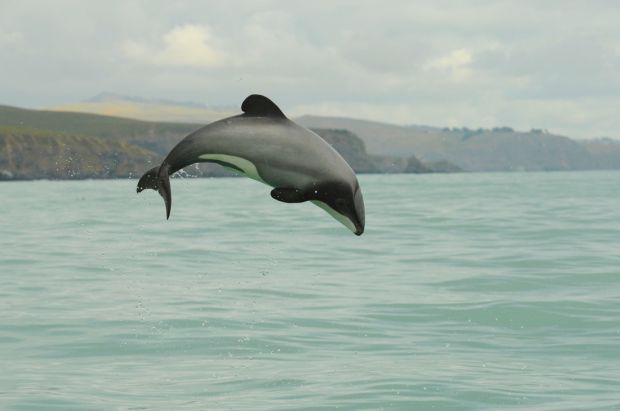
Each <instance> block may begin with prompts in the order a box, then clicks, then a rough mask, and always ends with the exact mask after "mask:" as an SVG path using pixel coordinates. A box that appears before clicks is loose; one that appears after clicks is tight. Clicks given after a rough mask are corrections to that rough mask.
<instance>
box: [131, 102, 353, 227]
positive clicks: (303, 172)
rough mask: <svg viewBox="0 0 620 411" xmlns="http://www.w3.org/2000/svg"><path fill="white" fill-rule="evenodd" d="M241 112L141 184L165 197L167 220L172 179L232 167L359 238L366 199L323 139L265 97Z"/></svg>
mask: <svg viewBox="0 0 620 411" xmlns="http://www.w3.org/2000/svg"><path fill="white" fill-rule="evenodd" d="M241 110H242V111H243V114H239V115H237V116H233V117H228V118H225V119H223V120H219V121H216V122H214V123H211V124H209V125H207V126H205V127H202V128H201V129H198V130H196V131H194V132H193V133H191V134H189V135H188V136H187V137H185V138H184V139H183V140H181V142H179V143H178V144H177V145H176V146H175V147H174V148H173V149H172V151H170V153H169V154H168V156H166V158H165V159H164V161H163V162H162V163H161V165H159V166H158V167H154V168H152V169H150V170H149V171H147V172H146V173H145V174H144V175H143V176H142V178H140V181H139V182H138V187H137V191H138V193H139V192H141V191H142V190H144V189H147V188H150V189H152V190H156V191H158V192H159V194H160V195H161V196H162V197H163V199H164V202H165V204H166V219H168V218H169V217H170V207H171V205H172V195H171V192H170V175H172V174H174V173H175V172H177V171H178V170H180V169H182V168H184V167H187V166H189V165H191V164H194V163H202V162H211V163H217V164H220V165H223V166H225V167H228V168H232V169H234V170H236V171H238V172H240V173H242V174H244V175H246V176H247V177H250V178H252V179H254V180H257V181H260V182H261V183H264V184H267V185H269V186H271V187H273V190H271V197H273V198H274V199H276V200H278V201H282V202H284V203H301V202H304V201H311V202H312V203H314V204H316V205H317V206H319V207H321V208H322V209H324V210H325V211H327V212H328V213H329V214H330V215H331V216H332V217H334V218H335V219H336V220H337V221H339V222H340V223H342V224H343V225H344V226H346V227H347V228H349V229H350V230H351V231H352V232H353V233H355V234H356V235H361V234H362V233H363V232H364V224H365V214H364V199H363V197H362V191H361V189H360V186H359V183H358V181H357V177H356V176H355V173H354V172H353V170H352V169H351V167H350V166H349V164H347V162H346V161H345V160H344V159H343V158H342V157H341V156H340V154H338V153H337V152H336V150H334V149H333V148H332V147H331V146H330V145H329V144H328V143H327V142H325V140H323V139H322V138H321V137H319V136H318V135H317V134H315V133H313V132H312V131H310V130H308V129H307V128H305V127H302V126H300V125H299V124H297V123H295V122H293V121H291V120H289V119H288V118H287V117H286V116H285V115H284V113H282V111H281V110H280V109H279V108H278V106H277V105H276V104H275V103H273V102H272V101H271V100H270V99H268V98H267V97H265V96H261V95H258V94H253V95H250V96H249V97H247V98H246V99H245V100H244V101H243V103H242V105H241Z"/></svg>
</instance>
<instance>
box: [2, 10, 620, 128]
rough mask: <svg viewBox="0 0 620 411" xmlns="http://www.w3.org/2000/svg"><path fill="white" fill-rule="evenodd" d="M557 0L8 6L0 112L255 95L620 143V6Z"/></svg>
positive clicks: (319, 108)
mask: <svg viewBox="0 0 620 411" xmlns="http://www.w3.org/2000/svg"><path fill="white" fill-rule="evenodd" d="M564 3H565V2H561V1H558V0H549V1H548V2H539V1H534V0H523V1H519V2H514V1H491V0H470V1H467V2H454V1H452V0H435V1H430V0H428V1H423V0H415V1H412V0H393V1H391V2H390V5H389V7H385V5H383V6H382V4H381V3H380V2H378V1H376V0H340V1H338V2H331V3H330V2H282V1H279V0H260V1H254V0H236V1H235V3H234V7H231V6H230V4H228V3H226V2H218V1H215V0H186V1H183V2H170V1H165V0H149V2H148V3H145V2H126V1H122V0H109V1H106V2H97V3H94V2H80V1H78V0H57V1H56V2H53V3H51V2H50V3H49V4H48V2H40V1H39V2H37V1H34V0H22V1H17V0H4V1H3V0H0V51H1V52H2V53H0V59H1V60H2V64H3V65H2V68H3V73H4V74H5V75H4V76H2V77H0V89H1V90H2V91H3V93H2V99H3V100H2V101H0V103H6V104H14V105H22V106H29V107H45V106H52V105H57V104H61V103H68V102H75V101H78V100H81V99H84V98H88V97H90V96H92V95H95V94H97V93H99V92H101V91H102V90H111V91H118V92H121V93H124V94H131V95H138V96H144V97H148V98H165V99H171V100H181V101H184V100H192V101H197V102H201V103H204V104H216V105H217V104H234V105H238V104H239V103H240V102H241V101H242V100H243V98H244V97H245V96H247V95H248V94H249V93H253V92H261V93H263V94H267V95H269V96H271V97H273V98H274V99H275V100H276V101H277V102H278V104H281V105H282V107H283V109H285V110H287V112H290V111H291V110H295V108H296V107H297V108H303V109H305V110H307V111H308V112H313V111H314V112H320V113H322V114H334V115H336V114H338V115H348V116H354V117H369V118H373V119H377V120H382V121H386V122H396V123H408V124H410V123H422V124H424V123H426V124H431V125H439V126H443V125H446V126H468V127H477V126H484V127H487V126H495V125H508V126H514V127H516V128H521V129H529V128H531V127H536V128H548V129H550V130H552V131H553V130H562V132H564V133H566V134H568V135H570V136H588V135H599V134H607V135H611V136H616V137H620V119H619V117H618V116H617V115H616V114H614V113H615V112H617V110H618V105H619V104H620V75H618V73H620V43H619V42H618V38H620V26H619V25H618V24H617V18H616V15H617V13H616V9H617V4H616V2H613V1H600V2H586V1H584V0H576V1H571V2H570V7H565V4H564ZM67 10H71V13H67ZM515 16H518V18H515ZM25 27H27V28H28V29H27V30H25V29H24V28H25ZM299 114H301V113H299Z"/></svg>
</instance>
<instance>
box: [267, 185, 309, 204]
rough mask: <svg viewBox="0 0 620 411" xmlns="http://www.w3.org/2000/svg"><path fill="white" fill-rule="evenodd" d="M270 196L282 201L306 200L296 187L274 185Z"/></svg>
mask: <svg viewBox="0 0 620 411" xmlns="http://www.w3.org/2000/svg"><path fill="white" fill-rule="evenodd" d="M271 197H273V198H274V199H275V200H278V201H282V202H283V203H303V202H304V201H306V200H307V198H306V196H305V195H304V193H302V192H301V190H298V189H296V188H284V187H276V188H274V189H273V190H271Z"/></svg>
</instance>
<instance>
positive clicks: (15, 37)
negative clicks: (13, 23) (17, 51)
mask: <svg viewBox="0 0 620 411" xmlns="http://www.w3.org/2000/svg"><path fill="white" fill-rule="evenodd" d="M23 40H24V35H23V34H22V33H21V32H19V31H7V32H3V31H0V47H16V46H19V45H21V44H22V43H23Z"/></svg>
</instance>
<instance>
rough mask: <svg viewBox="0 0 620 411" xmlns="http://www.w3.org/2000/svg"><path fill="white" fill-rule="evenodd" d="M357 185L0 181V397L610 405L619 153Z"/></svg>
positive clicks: (446, 406)
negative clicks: (349, 191) (357, 216)
mask: <svg viewBox="0 0 620 411" xmlns="http://www.w3.org/2000/svg"><path fill="white" fill-rule="evenodd" d="M360 184H361V187H362V190H363V193H364V198H365V203H366V232H365V233H364V235H362V236H361V237H356V236H355V235H353V234H352V233H351V232H350V231H348V230H347V229H346V228H345V227H343V226H341V225H340V224H339V223H337V222H336V221H335V220H333V219H332V218H331V217H330V216H329V215H328V214H327V213H325V212H324V211H323V210H321V209H319V208H317V207H316V206H314V205H312V204H309V203H305V204H283V203H279V202H276V201H274V200H272V199H271V197H270V196H269V188H268V187H266V186H264V185H261V184H258V183H256V182H254V181H252V180H249V179H242V178H221V179H173V180H172V196H173V204H172V214H171V217H170V220H169V221H166V218H165V209H164V204H163V201H162V199H161V198H160V197H159V196H158V195H157V194H156V193H155V192H153V191H148V192H143V193H141V194H140V195H137V194H136V193H135V185H136V181H135V180H107V181H105V180H104V181H34V182H6V183H2V184H0V198H1V200H0V205H1V207H2V210H1V213H0V233H1V235H0V409H2V410H16V411H17V410H19V411H26V410H70V411H71V410H246V409H248V410H304V409H305V410H323V409H325V410H328V409H343V410H362V409H372V410H376V409H385V410H500V409H501V410H562V411H564V410H616V409H620V211H619V210H620V172H574V173H573V172H562V173H472V174H445V175H439V174H434V175H363V176H360Z"/></svg>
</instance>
